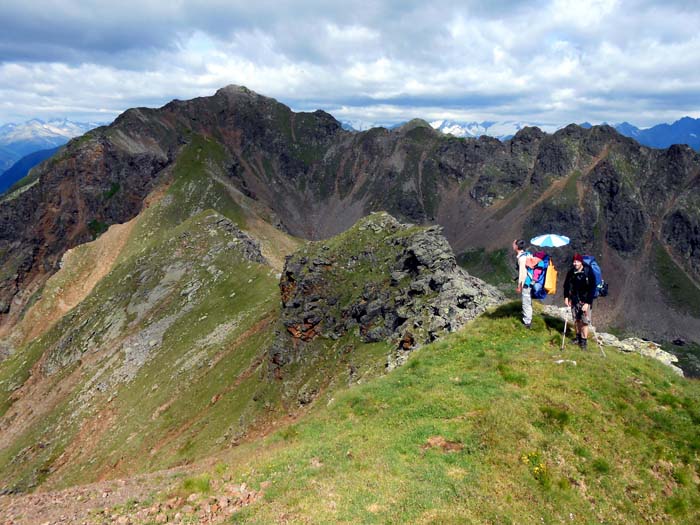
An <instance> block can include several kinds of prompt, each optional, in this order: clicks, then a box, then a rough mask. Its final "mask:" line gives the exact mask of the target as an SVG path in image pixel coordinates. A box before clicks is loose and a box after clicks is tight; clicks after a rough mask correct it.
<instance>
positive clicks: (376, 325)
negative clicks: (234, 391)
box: [270, 213, 503, 370]
mask: <svg viewBox="0 0 700 525" xmlns="http://www.w3.org/2000/svg"><path fill="white" fill-rule="evenodd" d="M280 291H281V298H282V313H281V325H282V328H281V329H280V331H279V333H278V335H277V338H276V341H275V343H274V345H273V347H272V349H271V351H270V359H271V363H272V366H273V368H274V369H275V370H279V369H281V368H282V367H284V366H285V365H287V364H289V363H291V362H293V361H295V360H297V359H299V358H300V357H302V356H303V355H304V353H305V352H307V348H308V346H309V344H311V343H312V342H313V341H314V340H316V339H317V338H325V339H332V340H333V339H339V338H341V337H343V336H345V335H346V334H354V335H355V336H356V337H357V338H359V340H361V341H362V342H366V343H370V342H378V341H391V343H392V345H393V347H394V348H395V350H396V353H395V354H394V355H393V356H392V357H390V359H389V363H388V365H389V366H390V367H391V366H395V364H397V363H400V362H401V361H402V360H403V359H404V358H405V356H406V355H407V354H408V352H410V351H411V350H413V349H415V348H416V347H418V346H420V345H422V344H425V343H428V342H431V341H434V340H435V339H437V338H438V337H440V336H441V335H442V334H445V333H447V332H452V331H455V330H457V329H459V328H460V327H461V326H463V325H464V323H466V322H467V321H469V320H471V319H473V318H474V317H476V316H477V315H478V314H479V313H481V312H483V311H484V310H485V309H486V308H487V307H488V306H491V305H494V304H496V303H498V302H499V301H501V300H502V299H503V298H502V296H501V294H500V293H499V292H498V291H496V290H495V289H494V288H493V287H491V286H489V285H487V284H485V283H484V282H482V281H481V280H479V279H476V278H474V277H472V276H470V275H469V274H467V273H466V272H465V271H464V270H463V269H461V268H460V267H459V266H457V263H456V260H455V256H454V253H453V252H452V249H451V248H450V245H449V243H448V242H447V240H446V239H445V237H443V236H442V235H441V228H440V227H439V226H431V227H428V228H420V227H416V226H413V225H406V224H401V223H399V222H398V221H397V220H396V219H394V218H393V217H391V216H390V215H388V214H386V213H376V214H372V215H370V216H369V217H368V218H366V219H363V220H362V221H360V222H359V223H358V224H357V225H356V226H355V227H353V228H352V229H351V230H349V231H348V232H346V233H344V234H342V235H340V236H338V237H336V238H333V239H329V240H328V241H325V242H320V243H313V244H312V245H311V246H309V247H306V248H304V249H302V250H300V251H299V252H297V253H296V254H294V255H292V256H290V257H288V258H287V262H286V265H285V268H284V272H283V274H282V278H281V281H280Z"/></svg>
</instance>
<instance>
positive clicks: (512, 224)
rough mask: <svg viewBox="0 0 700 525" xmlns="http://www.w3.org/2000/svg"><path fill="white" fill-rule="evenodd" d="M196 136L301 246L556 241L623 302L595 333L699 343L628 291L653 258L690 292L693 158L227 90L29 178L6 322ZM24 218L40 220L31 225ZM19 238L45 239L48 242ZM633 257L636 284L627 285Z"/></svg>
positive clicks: (580, 135)
mask: <svg viewBox="0 0 700 525" xmlns="http://www.w3.org/2000/svg"><path fill="white" fill-rule="evenodd" d="M195 134H196V135H197V136H207V137H211V140H210V142H209V143H208V144H210V145H207V148H214V149H215V150H216V151H217V153H216V155H217V158H218V159H219V160H220V162H222V163H223V164H224V165H225V166H226V167H225V169H224V171H223V172H222V173H221V175H220V177H221V180H224V179H225V180H226V181H227V184H230V185H231V186H232V187H235V188H236V189H237V191H239V192H240V193H241V194H242V195H243V197H242V199H243V200H244V201H246V202H249V203H255V206H256V207H257V208H258V209H259V212H260V213H262V214H263V215H264V216H266V217H268V219H269V220H270V222H271V223H273V224H275V225H276V226H278V227H280V228H281V229H282V230H284V231H287V232H289V233H292V234H293V235H295V236H297V237H301V238H307V239H319V238H327V237H330V236H332V235H336V234H338V233H340V232H342V231H344V230H345V229H347V228H349V227H350V226H351V225H352V224H354V223H355V222H356V221H357V220H359V219H360V218H361V217H362V216H364V215H366V214H367V213H369V212H371V211H376V210H387V211H388V212H389V213H391V214H392V215H395V216H397V217H398V218H399V219H400V220H403V221H408V222H416V223H438V224H441V225H442V226H443V227H444V229H445V234H446V236H447V238H448V239H449V241H450V243H451V244H452V246H453V248H454V249H455V251H456V252H457V253H458V254H459V253H462V252H464V251H465V250H469V249H473V248H484V249H487V250H495V249H498V247H499V245H500V247H503V246H507V245H508V244H509V242H510V241H509V240H508V239H511V240H512V238H514V237H519V236H522V237H526V238H530V237H531V236H534V235H536V234H539V233H542V232H543V231H547V230H550V229H557V230H559V231H560V232H562V233H568V234H569V236H570V237H571V238H572V239H574V244H573V245H572V246H571V248H568V249H564V250H560V251H559V252H558V253H559V257H561V259H560V260H566V259H567V257H569V256H570V253H571V249H576V250H579V251H590V252H592V253H594V254H595V255H596V256H599V257H601V258H602V260H603V263H604V265H605V266H606V274H607V275H608V276H609V277H610V280H611V282H613V283H617V282H619V283H620V290H622V289H625V290H628V292H627V293H625V294H620V295H618V296H616V297H615V298H614V299H611V300H609V301H607V303H604V302H601V304H600V309H599V310H598V312H600V317H599V319H600V320H601V322H602V323H603V325H617V326H623V327H624V326H628V327H629V328H630V329H632V330H634V331H637V333H640V335H645V336H649V337H659V336H663V337H670V338H675V337H678V336H681V335H684V334H685V335H687V336H688V337H689V338H691V339H696V338H699V337H700V323H698V322H697V321H695V320H693V319H694V315H696V314H692V312H693V311H694V310H693V308H694V307H692V305H691V306H690V307H688V308H690V309H688V308H686V307H683V306H680V307H678V306H674V307H673V308H672V309H670V310H668V309H666V310H660V311H659V312H656V313H659V315H662V316H664V317H668V321H669V322H668V324H667V325H666V327H665V328H663V331H660V330H661V328H662V327H661V326H660V325H659V324H658V323H650V322H649V321H648V320H647V319H646V318H645V317H644V314H643V312H641V311H640V309H639V308H638V307H637V306H636V304H637V303H638V302H639V298H638V297H636V296H633V295H632V294H631V291H632V290H636V289H637V288H638V284H636V283H635V282H634V277H633V276H634V275H635V272H637V271H639V272H641V271H642V270H641V269H642V268H643V267H645V266H651V267H655V266H656V265H655V263H654V262H653V261H652V255H653V254H652V251H653V250H651V248H650V246H651V245H652V244H653V243H654V242H658V243H659V246H660V247H661V249H662V251H664V252H666V253H667V254H668V255H667V257H670V261H672V266H673V265H674V264H675V265H676V267H677V269H675V270H673V271H672V272H673V274H674V275H677V276H678V278H679V279H680V278H681V277H682V275H681V274H683V273H685V274H686V275H687V276H688V277H689V278H690V282H697V280H698V276H699V275H700V267H698V266H697V264H696V263H695V262H694V261H696V260H697V257H695V256H694V254H696V253H697V252H698V250H700V242H699V241H698V240H697V239H696V238H695V237H694V235H693V234H692V232H693V231H694V230H693V228H695V225H696V224H698V221H699V220H700V219H699V218H698V217H697V216H696V214H695V212H694V211H693V210H694V209H695V206H696V204H695V200H694V197H693V196H692V195H693V192H692V188H694V187H695V185H697V178H696V177H697V173H698V166H699V165H700V161H699V159H698V156H697V154H696V153H694V152H692V150H690V149H687V148H683V147H680V146H674V147H671V148H669V149H668V150H653V149H649V148H645V147H644V146H640V145H639V144H637V143H636V142H634V141H632V140H631V139H628V138H625V137H623V136H622V135H620V134H619V133H617V132H616V131H615V130H614V129H613V128H611V127H609V126H594V127H592V128H590V129H583V128H581V127H578V126H575V125H570V126H567V127H566V128H563V129H561V130H559V131H557V132H556V133H554V134H552V135H547V134H545V133H543V132H542V131H541V130H538V129H536V128H524V129H523V130H520V131H519V132H518V133H516V135H515V136H514V137H513V138H512V139H510V140H509V141H506V142H501V141H499V140H497V139H493V138H489V137H485V136H482V137H480V138H479V139H458V138H452V137H449V136H445V135H441V134H440V133H438V132H436V131H435V130H433V129H432V128H430V127H429V126H428V125H427V124H425V123H423V124H421V125H417V126H416V125H410V126H408V127H406V126H403V127H400V128H397V129H394V130H386V129H383V128H375V129H372V130H369V131H366V132H360V133H351V132H347V131H345V130H343V129H342V127H341V125H340V123H339V122H338V121H337V120H335V119H334V118H333V117H332V116H331V115H329V114H328V113H325V112H322V111H317V112H314V113H294V112H292V111H291V110H290V109H289V108H288V107H286V106H284V105H281V104H279V103H277V102H276V101H275V100H274V99H270V98H267V97H264V96H261V95H258V94H255V93H253V92H251V91H250V90H247V89H245V88H242V87H237V86H229V87H227V88H223V89H221V90H219V91H217V93H216V94H215V95H214V96H212V97H201V98H198V99H194V100H191V101H173V102H171V103H169V104H167V105H165V106H163V107H162V108H160V109H148V108H137V109H133V110H129V111H127V112H125V113H124V114H122V115H121V116H120V117H118V118H117V119H116V121H115V123H114V124H113V125H112V126H109V127H105V128H99V129H98V130H96V131H93V132H90V133H88V134H87V135H84V136H83V137H82V138H80V139H74V141H72V142H71V143H70V144H69V145H68V146H67V147H66V149H65V150H64V152H63V154H62V155H59V156H58V158H56V159H54V160H53V161H52V162H50V163H49V164H47V165H46V167H45V168H44V169H43V171H42V170H40V171H41V172H40V173H38V174H37V177H38V179H39V180H40V181H41V183H40V184H38V185H36V184H35V185H34V186H32V187H29V186H27V187H26V188H24V189H21V190H20V193H19V196H18V197H15V198H12V199H9V198H6V199H5V200H4V201H3V203H2V204H0V223H2V224H4V225H5V228H3V231H4V232H5V234H4V237H3V238H0V243H3V244H4V245H5V246H9V245H10V244H13V243H19V244H16V246H17V247H18V249H15V250H13V252H11V255H10V256H9V257H10V259H9V260H8V259H7V257H8V255H7V253H9V252H7V253H6V255H5V261H6V262H5V263H4V264H6V265H7V264H9V267H10V268H16V270H17V271H15V272H9V274H8V275H7V276H6V278H5V280H4V281H3V282H4V284H3V285H0V300H1V301H0V302H2V303H3V311H4V312H6V314H5V318H6V319H7V318H8V314H10V304H11V300H12V298H13V297H17V299H18V301H20V304H21V301H22V300H28V298H29V295H31V294H24V295H23V296H22V297H24V299H20V297H18V296H17V294H18V293H20V292H21V290H22V289H23V286H24V285H23V284H22V283H23V282H31V281H33V280H34V279H37V280H36V283H40V282H41V280H42V279H44V278H45V275H47V273H46V272H47V271H48V273H50V272H51V271H52V270H51V268H54V267H55V265H56V264H57V263H58V260H59V258H60V254H61V253H62V252H63V251H64V250H65V249H66V248H67V247H68V246H69V245H74V244H75V243H80V242H84V241H85V240H88V239H90V238H92V237H93V236H94V235H95V234H96V233H99V229H100V227H101V225H103V224H104V225H109V224H112V223H115V222H124V221H126V220H128V219H129V218H131V217H133V216H134V215H135V214H136V213H137V212H138V210H139V209H140V207H141V206H142V204H141V203H142V202H143V199H144V198H145V195H146V194H147V193H148V192H149V191H150V189H151V188H153V187H154V185H155V184H157V182H158V180H160V178H161V177H167V176H168V173H169V171H170V170H171V168H172V165H173V162H174V159H175V158H176V157H177V155H178V154H179V153H178V152H179V151H181V150H182V148H183V147H185V146H186V145H187V144H191V142H192V140H193V138H192V137H194V136H195ZM212 140H213V142H212ZM74 159H78V164H77V165H76V164H75V163H74ZM103 159H108V160H107V161H105V160H103ZM76 170H77V171H76ZM52 187H53V189H52V190H51V192H53V193H55V194H61V193H62V192H64V193H65V192H69V191H71V192H72V191H77V193H76V195H79V196H80V198H79V199H78V200H75V201H73V200H71V199H68V200H64V201H62V204H61V207H62V209H59V210H55V211H52V210H53V209H52V208H50V207H47V206H46V204H41V199H42V198H43V197H42V195H46V194H48V193H47V189H48V188H52ZM69 187H71V188H75V190H74V189H70V190H69V189H68V188H69ZM40 188H41V189H40ZM61 188H62V189H61ZM669 188H675V190H673V189H672V190H671V191H670V192H669ZM676 195H677V196H676ZM584 197H585V198H584ZM42 210H44V211H42ZM32 214H33V215H34V216H35V217H39V216H42V218H41V220H40V221H37V222H35V223H32V221H31V220H30V221H29V222H28V221H27V220H26V217H27V216H31V215H32ZM20 217H23V218H22V219H20ZM70 217H82V219H80V220H76V221H75V222H71V221H72V220H71V219H68V220H66V219H67V218H70ZM26 224H30V225H31V224H44V225H46V226H42V228H45V227H48V226H49V225H52V226H51V228H52V230H51V234H50V235H49V234H48V230H44V229H42V228H40V229H37V230H34V231H30V230H29V229H27V226H26ZM584 225H586V226H584ZM650 225H657V226H655V227H654V229H653V230H649V227H650ZM47 235H48V237H47ZM41 239H47V240H48V241H49V242H48V243H47V242H44V241H42V240H41ZM653 253H657V252H653ZM659 253H661V252H659ZM659 256H661V255H659ZM630 257H632V260H633V261H634V264H633V266H632V267H633V268H635V271H634V272H630V271H627V270H626V269H625V268H626V266H628V263H627V262H626V261H627V259H628V258H630ZM39 261H41V265H38V263H39ZM636 268H639V270H636ZM622 283H625V284H624V285H623V284H622ZM652 291H653V294H654V297H655V298H656V301H657V302H658V303H659V304H668V302H669V301H671V303H672V304H676V303H677V302H678V301H675V300H673V299H672V298H671V299H669V298H666V297H665V295H666V294H667V293H675V292H673V289H671V291H670V292H669V289H667V288H665V287H664V288H662V287H658V288H657V287H656V286H654V287H653V288H652ZM635 293H636V292H635ZM640 293H641V292H640ZM678 308H681V310H682V311H680V310H679V311H677V312H676V310H678ZM20 310H21V306H19V307H16V308H15V312H19V311H20ZM629 312H632V314H633V315H631V316H627V315H626V314H627V313H629ZM688 312H691V315H690V316H689V315H688ZM10 317H11V315H10ZM691 335H692V337H691Z"/></svg>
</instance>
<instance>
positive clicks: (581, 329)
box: [564, 253, 596, 349]
mask: <svg viewBox="0 0 700 525" xmlns="http://www.w3.org/2000/svg"><path fill="white" fill-rule="evenodd" d="M595 288H596V283H595V277H594V276H593V273H592V271H591V268H590V267H589V266H585V265H584V264H583V256H581V255H580V254H578V253H577V254H574V258H573V261H572V267H571V269H570V270H569V271H568V273H567V274H566V279H565V280H564V304H566V306H568V307H569V308H571V316H572V317H573V319H574V326H575V327H576V344H577V345H579V346H580V347H581V348H583V349H585V348H587V347H588V346H587V345H588V327H589V326H590V324H591V309H592V308H593V297H594V295H595Z"/></svg>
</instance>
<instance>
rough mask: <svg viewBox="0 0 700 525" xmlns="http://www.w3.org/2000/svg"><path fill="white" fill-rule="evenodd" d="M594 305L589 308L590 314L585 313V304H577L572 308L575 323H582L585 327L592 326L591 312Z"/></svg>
mask: <svg viewBox="0 0 700 525" xmlns="http://www.w3.org/2000/svg"><path fill="white" fill-rule="evenodd" d="M592 309H593V305H590V306H589V307H588V312H584V311H583V303H576V304H574V305H573V306H572V307H571V316H572V317H573V318H574V321H581V322H583V324H585V325H589V324H591V310H592Z"/></svg>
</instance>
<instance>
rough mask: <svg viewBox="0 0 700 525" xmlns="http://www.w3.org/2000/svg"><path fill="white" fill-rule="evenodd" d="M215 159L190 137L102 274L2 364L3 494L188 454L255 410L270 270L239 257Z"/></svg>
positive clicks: (268, 326) (268, 320) (215, 151)
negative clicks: (214, 174)
mask: <svg viewBox="0 0 700 525" xmlns="http://www.w3.org/2000/svg"><path fill="white" fill-rule="evenodd" d="M221 155H222V153H221V151H220V147H219V146H217V144H216V143H215V142H214V141H211V140H206V139H203V138H201V137H194V138H193V141H192V143H191V144H190V145H188V146H187V147H186V148H185V150H184V151H183V153H182V155H181V157H180V158H179V159H178V162H177V163H176V166H175V169H174V173H173V180H172V183H171V184H170V186H169V188H168V190H167V192H166V193H165V195H164V196H162V198H160V200H158V201H157V202H155V203H154V204H152V205H151V206H150V207H149V208H148V209H146V210H145V211H144V212H143V213H142V215H141V216H140V217H139V219H138V222H137V224H136V226H135V227H134V230H133V233H132V235H131V237H130V238H129V240H128V241H127V242H126V245H125V246H124V248H123V250H122V251H121V254H120V256H119V258H118V260H117V262H116V264H115V266H114V268H113V269H112V270H111V272H110V273H109V274H107V276H106V277H105V278H103V279H102V280H101V281H100V282H99V283H98V284H97V285H96V286H95V288H94V289H93V290H92V292H91V293H90V295H89V296H88V297H87V298H86V299H85V300H84V301H83V302H82V303H80V304H79V305H78V306H76V307H75V308H74V309H73V310H71V311H70V312H69V313H68V314H67V315H65V316H64V317H63V318H62V319H61V320H60V321H59V322H58V323H57V324H56V325H55V326H54V327H53V328H52V329H51V330H49V331H48V332H47V333H46V334H44V335H43V336H41V337H39V338H37V339H35V340H33V341H31V342H29V343H28V344H27V345H25V346H24V347H22V348H18V349H17V350H16V351H15V352H14V353H13V354H12V355H11V356H10V357H9V358H8V359H6V360H4V361H2V362H1V363H0V471H2V473H3V475H2V482H0V485H1V486H0V490H3V489H4V490H22V491H23V490H29V489H32V488H34V487H37V486H38V485H40V484H42V483H46V486H50V487H62V486H68V485H72V484H76V483H83V482H88V481H92V480H95V479H100V478H104V477H115V476H118V475H124V474H129V473H132V472H141V471H147V470H152V469H157V468H163V467H167V466H172V465H178V464H182V463H187V462H190V461H192V460H193V459H196V458H201V457H203V456H205V455H207V454H210V453H212V452H213V451H215V450H219V449H220V448H222V447H223V446H226V445H229V444H230V443H231V442H235V441H236V440H237V439H239V438H240V436H241V435H242V434H244V433H245V431H246V429H247V428H248V426H249V425H250V424H251V422H252V421H254V420H255V419H256V418H257V416H258V415H259V414H260V413H262V412H264V410H263V409H262V408H261V407H258V406H256V405H255V403H254V402H253V400H252V397H253V391H254V390H255V388H257V386H256V385H257V381H258V376H257V374H256V373H257V371H258V367H259V366H260V364H261V363H262V362H263V361H264V358H265V350H266V348H267V345H268V344H269V341H270V340H271V338H272V336H273V333H274V330H273V325H274V321H275V319H276V316H277V313H278V296H279V292H278V289H277V282H278V279H277V276H276V272H275V271H274V270H273V269H272V268H270V267H269V266H267V265H265V264H261V263H260V262H254V261H252V260H250V259H248V258H246V257H244V255H243V254H244V252H245V249H244V245H245V242H243V241H242V240H240V239H239V238H237V237H236V235H235V234H234V233H233V229H234V226H233V225H232V222H233V223H236V224H238V225H240V226H244V225H245V220H244V218H243V215H242V213H241V210H240V208H239V207H238V205H237V204H236V203H235V202H233V201H232V200H231V198H230V197H229V196H228V194H227V192H226V190H225V188H224V187H223V186H222V185H221V184H219V183H217V182H216V181H214V180H213V179H212V178H211V177H210V176H209V173H210V171H211V170H215V169H217V163H218V162H219V161H220V159H221ZM229 221H232V222H229Z"/></svg>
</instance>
